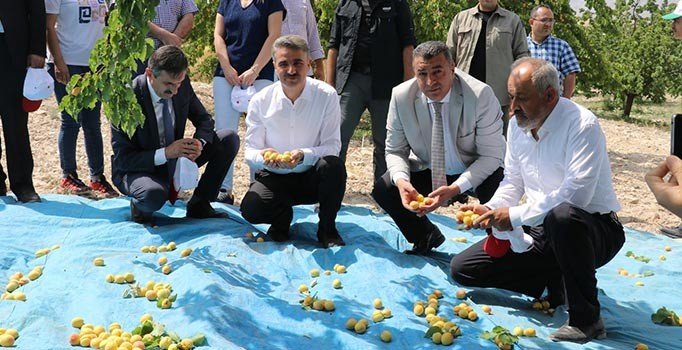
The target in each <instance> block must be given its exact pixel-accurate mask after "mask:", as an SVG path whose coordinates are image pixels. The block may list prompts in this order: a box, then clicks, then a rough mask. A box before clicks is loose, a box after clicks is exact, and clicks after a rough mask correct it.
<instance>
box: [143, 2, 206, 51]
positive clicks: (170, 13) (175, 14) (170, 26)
mask: <svg viewBox="0 0 682 350" xmlns="http://www.w3.org/2000/svg"><path fill="white" fill-rule="evenodd" d="M155 10H156V17H154V20H153V21H152V23H154V24H156V25H157V26H159V27H161V28H163V29H165V30H167V31H169V32H171V33H173V32H174V31H175V28H176V27H177V26H178V23H179V22H180V19H182V17H183V16H184V15H186V14H188V13H197V12H199V8H197V5H196V4H195V3H194V0H161V1H159V5H158V6H156V9H155ZM162 44H163V43H162V42H161V40H159V39H157V38H154V47H155V48H157V49H158V48H159V47H160V46H161V45H162Z"/></svg>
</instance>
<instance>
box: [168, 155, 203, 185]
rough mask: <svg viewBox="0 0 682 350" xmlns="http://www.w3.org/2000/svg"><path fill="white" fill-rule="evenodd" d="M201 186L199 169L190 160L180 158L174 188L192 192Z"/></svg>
mask: <svg viewBox="0 0 682 350" xmlns="http://www.w3.org/2000/svg"><path fill="white" fill-rule="evenodd" d="M197 185H199V167H198V166H197V163H195V162H193V161H191V160H190V159H189V158H185V157H180V158H178V162H177V164H175V173H174V174H173V186H174V187H175V189H176V190H177V191H181V190H191V189H193V188H195V187H197Z"/></svg>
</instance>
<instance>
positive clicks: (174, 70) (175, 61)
mask: <svg viewBox="0 0 682 350" xmlns="http://www.w3.org/2000/svg"><path fill="white" fill-rule="evenodd" d="M147 65H148V66H149V69H151V70H152V73H153V74H154V76H155V77H158V76H159V75H161V72H162V71H165V72H166V73H168V74H169V75H170V76H172V77H176V76H178V75H180V74H182V72H185V71H187V66H188V64H187V57H186V56H185V54H184V53H183V52H182V50H180V48H179V47H177V46H173V45H164V46H161V47H159V48H158V49H156V51H154V53H153V54H152V57H150V58H149V63H148V64H147Z"/></svg>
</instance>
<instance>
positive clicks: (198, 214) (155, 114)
mask: <svg viewBox="0 0 682 350" xmlns="http://www.w3.org/2000/svg"><path fill="white" fill-rule="evenodd" d="M186 73H187V58H186V57H185V55H184V53H183V52H182V50H180V49H179V48H177V47H175V46H162V47H160V48H159V49H158V50H156V51H155V52H154V53H153V54H152V57H151V58H150V59H149V65H148V67H147V69H146V71H145V74H143V75H139V76H137V78H135V80H134V81H133V89H134V90H135V95H136V96H137V102H138V103H139V104H140V106H141V107H142V112H143V113H144V117H145V120H144V124H143V125H142V126H140V127H138V128H137V129H136V130H135V132H134V133H133V135H132V136H128V135H127V134H126V133H125V132H123V131H122V130H119V129H117V128H115V127H112V135H111V146H112V148H113V151H114V155H113V160H112V172H113V175H112V179H113V181H114V184H115V185H116V187H118V189H119V190H120V191H121V192H122V193H124V194H126V195H128V196H131V197H132V200H131V201H130V210H131V215H132V218H133V221H135V222H137V223H148V222H151V217H152V213H153V212H155V211H157V210H159V209H160V208H161V207H162V206H163V205H164V203H165V202H166V200H170V201H171V202H174V201H175V198H177V197H176V195H177V192H175V189H174V188H173V185H172V184H173V182H172V176H173V174H174V169H175V166H176V163H177V159H178V158H180V157H186V158H188V159H190V160H192V161H195V162H196V163H197V165H198V166H202V165H204V164H206V163H208V165H207V166H206V171H205V172H204V174H203V176H202V177H201V180H200V181H199V185H198V186H197V188H196V189H195V190H194V195H193V196H192V198H191V199H190V201H189V203H187V216H188V217H193V218H199V219H203V218H212V217H225V214H224V213H218V212H216V211H215V210H214V209H213V208H212V207H211V205H210V201H212V200H214V199H215V196H216V194H217V193H218V188H219V187H220V183H221V181H222V179H223V178H224V177H225V174H226V173H227V169H228V168H229V166H230V164H231V163H232V161H233V160H234V157H235V156H236V155H237V151H238V150H239V137H238V136H237V134H236V133H235V132H234V131H231V130H218V131H213V128H214V122H213V118H212V117H211V115H210V114H208V112H206V109H205V108H204V106H203V105H202V104H201V101H199V99H198V98H197V96H196V94H195V93H194V90H193V89H192V85H191V84H190V81H189V78H188V77H187V75H186ZM187 119H189V120H190V121H191V122H192V124H193V125H194V127H195V128H196V132H195V133H194V137H193V138H184V134H185V124H186V122H187Z"/></svg>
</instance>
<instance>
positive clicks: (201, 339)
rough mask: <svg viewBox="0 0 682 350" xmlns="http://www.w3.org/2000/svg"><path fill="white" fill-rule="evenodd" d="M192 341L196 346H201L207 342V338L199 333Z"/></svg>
mask: <svg viewBox="0 0 682 350" xmlns="http://www.w3.org/2000/svg"><path fill="white" fill-rule="evenodd" d="M191 339H192V344H194V346H201V345H203V344H204V342H205V341H206V336H205V335H204V334H203V333H197V334H195V335H194V336H193V337H192V338H191Z"/></svg>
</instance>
